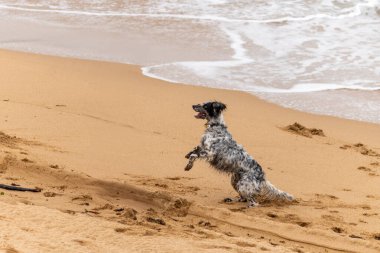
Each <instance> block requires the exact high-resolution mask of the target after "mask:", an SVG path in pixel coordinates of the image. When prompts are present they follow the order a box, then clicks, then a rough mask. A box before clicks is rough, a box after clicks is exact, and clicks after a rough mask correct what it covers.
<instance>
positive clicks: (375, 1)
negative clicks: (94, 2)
mask: <svg viewBox="0 0 380 253" xmlns="http://www.w3.org/2000/svg"><path fill="white" fill-rule="evenodd" d="M379 4H380V3H379V0H369V1H367V2H366V3H360V4H357V5H355V6H354V7H352V8H349V9H348V10H346V11H344V12H342V13H341V14H338V15H329V14H324V13H320V14H313V15H307V16H304V17H291V16H289V17H281V18H274V19H263V20H260V19H234V18H226V17H220V16H214V15H188V14H169V13H125V12H113V11H105V12H97V11H82V10H69V9H66V10H65V9H42V8H31V7H21V6H17V5H6V4H0V9H5V10H18V11H27V12H39V13H56V14H66V15H85V16H104V17H107V16H111V17H112V16H114V17H147V18H167V19H191V20H203V21H217V22H230V23H231V22H234V23H235V22H247V23H263V24H264V23H285V22H298V21H310V20H314V19H344V18H351V17H355V16H359V15H361V14H363V10H365V9H368V8H370V9H374V8H376V7H377V6H379ZM27 6H30V5H27Z"/></svg>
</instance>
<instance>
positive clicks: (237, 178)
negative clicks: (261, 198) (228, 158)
mask: <svg viewBox="0 0 380 253" xmlns="http://www.w3.org/2000/svg"><path fill="white" fill-rule="evenodd" d="M239 181H240V174H239V173H233V174H232V176H231V185H232V187H233V188H234V189H235V191H236V192H237V193H239V190H238V187H237V184H238V182H239ZM223 202H225V203H233V202H247V199H246V198H244V197H243V196H241V194H240V193H239V197H236V198H225V199H224V200H223Z"/></svg>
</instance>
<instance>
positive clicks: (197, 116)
mask: <svg viewBox="0 0 380 253" xmlns="http://www.w3.org/2000/svg"><path fill="white" fill-rule="evenodd" d="M206 116H207V115H206V113H204V112H199V113H198V114H197V115H195V116H194V117H195V118H197V119H205V118H206Z"/></svg>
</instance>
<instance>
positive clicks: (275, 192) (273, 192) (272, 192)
mask: <svg viewBox="0 0 380 253" xmlns="http://www.w3.org/2000/svg"><path fill="white" fill-rule="evenodd" d="M260 186H261V189H260V199H262V200H263V201H279V202H292V201H294V197H293V196H292V195H290V194H289V193H286V192H284V191H281V190H279V189H277V188H276V187H274V186H273V185H272V184H271V183H270V182H269V181H267V180H265V181H263V182H262V183H261V185H260Z"/></svg>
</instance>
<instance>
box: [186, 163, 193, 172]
mask: <svg viewBox="0 0 380 253" xmlns="http://www.w3.org/2000/svg"><path fill="white" fill-rule="evenodd" d="M191 168H193V164H192V163H188V164H187V165H186V167H185V171H189V170H191Z"/></svg>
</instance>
